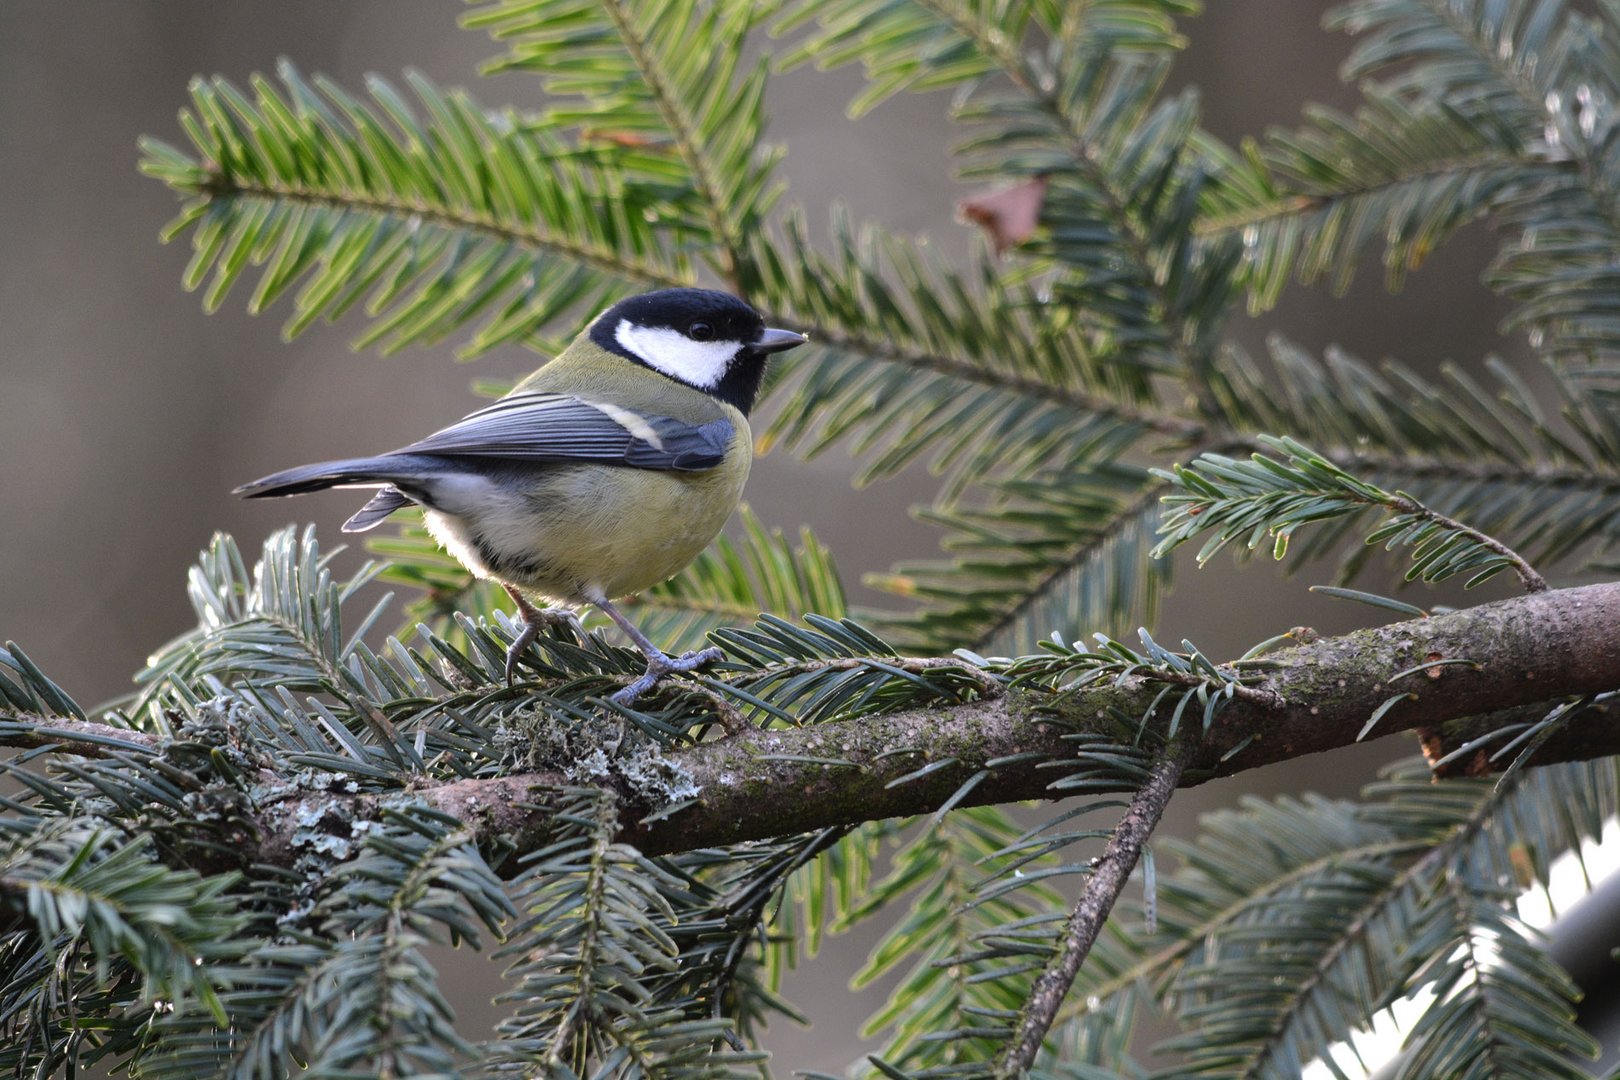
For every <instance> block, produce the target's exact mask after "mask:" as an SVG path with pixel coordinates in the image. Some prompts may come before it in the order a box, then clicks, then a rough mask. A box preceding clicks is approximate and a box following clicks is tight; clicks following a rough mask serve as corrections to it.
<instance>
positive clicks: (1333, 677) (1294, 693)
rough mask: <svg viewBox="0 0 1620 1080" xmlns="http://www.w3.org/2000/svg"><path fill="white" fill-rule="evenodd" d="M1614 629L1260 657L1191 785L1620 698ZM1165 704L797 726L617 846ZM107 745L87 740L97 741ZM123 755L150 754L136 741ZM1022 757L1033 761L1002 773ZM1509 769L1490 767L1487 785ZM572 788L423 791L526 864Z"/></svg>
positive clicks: (1030, 779)
mask: <svg viewBox="0 0 1620 1080" xmlns="http://www.w3.org/2000/svg"><path fill="white" fill-rule="evenodd" d="M1617 627H1620V582H1614V583H1608V584H1602V585H1591V586H1586V587H1584V588H1578V589H1561V590H1552V591H1548V592H1540V593H1534V594H1531V595H1527V596H1522V597H1518V598H1515V599H1510V600H1502V601H1498V602H1495V603H1490V604H1483V605H1481V606H1479V607H1475V608H1469V609H1467V610H1464V611H1457V612H1452V613H1449V614H1445V615H1437V616H1433V617H1431V618H1427V619H1416V620H1412V621H1409V622H1401V623H1392V624H1390V625H1388V626H1381V627H1376V628H1373V629H1369V630H1361V631H1357V632H1356V633H1352V634H1346V635H1344V636H1342V637H1336V638H1328V639H1324V640H1321V641H1317V642H1314V643H1311V644H1308V645H1301V646H1298V647H1295V648H1292V649H1286V650H1280V651H1278V652H1276V653H1272V654H1269V655H1268V656H1267V657H1266V660H1267V661H1268V662H1270V663H1273V664H1275V665H1277V666H1276V667H1275V668H1274V669H1270V670H1268V671H1267V672H1266V677H1265V678H1264V679H1263V680H1261V681H1258V682H1256V683H1254V684H1253V685H1254V687H1255V690H1256V691H1257V692H1256V693H1255V694H1252V695H1247V696H1246V697H1245V698H1239V699H1238V700H1235V701H1233V702H1231V703H1230V704H1229V705H1228V707H1227V708H1226V709H1224V710H1223V711H1222V712H1221V713H1220V714H1219V716H1218V717H1217V719H1216V721H1215V723H1214V725H1213V727H1212V728H1211V730H1210V732H1209V733H1208V735H1207V737H1206V738H1205V739H1204V741H1203V743H1202V745H1201V746H1200V747H1199V748H1198V749H1197V751H1196V753H1195V755H1194V757H1193V758H1192V759H1191V760H1190V761H1189V762H1188V767H1187V771H1186V773H1185V775H1184V776H1183V777H1182V778H1181V781H1180V783H1181V784H1182V786H1188V785H1191V784H1196V783H1200V782H1202V781H1204V780H1208V779H1211V778H1213V777H1217V776H1227V775H1232V774H1235V773H1239V772H1243V771H1246V770H1248V769H1252V768H1257V767H1259V766H1262V765H1269V764H1272V763H1274V762H1278V761H1284V760H1289V759H1292V758H1297V757H1302V756H1304V755H1306V754H1312V753H1318V752H1321V751H1324V750H1331V749H1335V748H1337V747H1342V746H1348V745H1350V744H1352V743H1354V742H1356V741H1357V736H1358V734H1359V733H1360V731H1361V729H1362V727H1363V726H1364V725H1365V724H1366V722H1367V719H1368V718H1369V717H1370V716H1371V715H1372V713H1373V711H1374V710H1375V709H1377V708H1378V707H1379V706H1380V705H1381V704H1383V703H1384V702H1385V701H1386V700H1387V699H1389V698H1390V697H1392V696H1394V695H1395V694H1398V693H1409V694H1412V695H1414V696H1413V697H1411V698H1408V699H1407V700H1404V701H1402V702H1400V703H1399V704H1397V705H1395V706H1393V707H1392V708H1390V709H1389V710H1388V712H1386V713H1385V714H1384V715H1383V717H1382V718H1381V719H1380V720H1379V723H1378V726H1377V729H1376V731H1375V734H1376V735H1378V736H1379V737H1383V736H1386V735H1389V734H1392V733H1394V732H1396V731H1403V730H1408V729H1411V728H1414V727H1419V726H1424V727H1429V728H1436V727H1440V726H1441V725H1445V724H1448V723H1450V722H1454V721H1458V722H1462V721H1468V718H1478V717H1482V716H1486V715H1487V714H1492V713H1497V714H1499V715H1501V711H1502V710H1510V709H1528V708H1532V707H1545V708H1551V707H1552V706H1553V705H1555V704H1556V703H1558V702H1559V701H1561V700H1562V699H1564V698H1565V697H1567V696H1569V695H1572V694H1583V693H1601V692H1604V691H1609V690H1616V689H1620V634H1617V633H1616V632H1615V631H1616V628H1617ZM1441 659H1468V660H1472V661H1474V662H1475V664H1477V667H1470V666H1464V665H1456V666H1441V667H1430V668H1427V669H1425V670H1423V671H1421V672H1418V673H1416V674H1409V675H1407V676H1406V677H1404V678H1402V679H1401V680H1400V681H1399V682H1397V683H1395V684H1394V685H1393V686H1392V685H1391V684H1390V682H1389V679H1390V676H1392V675H1395V674H1398V673H1401V672H1403V671H1406V670H1407V669H1410V668H1414V667H1417V666H1419V665H1423V664H1430V663H1432V662H1433V661H1435V660H1441ZM1159 690H1160V685H1159V684H1157V683H1150V682H1147V681H1144V680H1140V679H1133V680H1127V681H1125V682H1124V683H1121V684H1119V685H1114V684H1109V685H1105V686H1095V687H1090V688H1087V689H1085V690H1082V691H1079V692H1076V693H1072V694H1068V695H1059V696H1053V695H1048V694H1045V693H1040V692H1010V693H1007V694H1003V695H1001V696H999V697H994V698H987V699H980V700H975V701H971V702H967V703H964V704H956V705H940V706H933V707H919V708H913V709H906V710H901V711H898V712H893V713H887V714H883V715H877V716H861V717H857V718H854V719H849V720H841V721H833V722H828V723H824V724H819V725H815V726H810V727H804V728H794V729H777V730H768V731H749V732H747V733H744V734H740V735H736V736H732V737H728V738H724V739H717V740H714V741H711V742H705V743H702V744H699V745H697V746H692V747H687V748H684V749H681V750H675V751H671V752H670V753H669V754H668V757H669V760H670V761H671V763H672V764H674V765H676V766H677V767H678V768H680V769H681V770H683V771H684V772H685V773H686V774H687V775H688V776H690V777H691V778H692V780H693V781H694V782H695V783H696V784H698V785H699V787H700V788H701V790H702V794H701V795H700V796H699V798H698V799H697V801H696V802H695V803H693V804H692V805H691V806H688V807H686V808H684V809H682V810H680V811H678V812H676V813H674V814H671V815H669V816H667V817H664V818H661V819H659V820H657V821H653V822H648V823H641V822H639V821H638V820H637V819H638V817H639V816H640V814H641V813H643V812H646V811H647V810H650V809H651V808H649V807H644V806H638V805H636V803H635V802H634V800H633V799H631V797H630V796H629V795H627V794H625V793H620V795H621V799H622V800H623V803H622V805H623V812H622V813H621V815H620V820H621V821H624V822H625V823H626V824H625V825H624V827H623V829H622V831H621V839H624V840H627V841H629V842H632V843H634V844H636V845H637V846H638V847H639V848H640V849H641V850H642V851H644V852H646V853H648V854H663V853H668V852H673V851H684V850H691V849H694V848H700V847H708V846H713V845H719V844H730V843H737V842H739V841H745V840H755V839H762V838H765V837H771V836H781V835H787V834H792V833H800V832H807V831H811V830H815V829H821V828H827V827H831V826H841V825H850V824H854V823H858V822H862V821H871V820H878V819H883V818H890V817H898V816H904V815H912V814H920V813H928V812H930V811H933V810H935V809H937V808H938V807H939V806H940V805H942V804H943V803H944V802H945V800H946V799H948V798H950V797H951V796H952V795H953V794H954V793H955V792H956V791H957V789H958V788H959V787H961V785H962V784H963V782H964V781H966V780H967V779H968V778H969V777H971V776H973V774H974V773H976V772H978V771H980V770H987V771H988V773H989V775H988V776H987V777H986V778H985V779H984V780H983V781H982V782H980V783H978V784H977V786H975V787H974V788H973V789H972V791H971V793H970V794H969V795H968V796H967V797H966V798H964V799H963V800H962V801H961V803H960V805H963V806H969V805H983V804H987V803H1005V802H1013V801H1018V800H1025V799H1040V798H1049V797H1053V793H1052V792H1051V791H1050V790H1049V788H1048V785H1049V784H1050V783H1051V781H1052V778H1053V775H1054V774H1053V772H1052V771H1051V770H1050V769H1040V768H1037V767H1036V760H1037V759H1039V758H1045V759H1048V760H1050V759H1062V758H1071V759H1072V758H1073V756H1074V743H1073V742H1072V741H1071V740H1069V739H1066V738H1065V736H1067V735H1071V734H1073V733H1075V732H1077V731H1079V732H1084V731H1093V732H1104V733H1108V734H1114V733H1115V725H1116V724H1117V721H1116V720H1115V719H1114V718H1115V717H1116V716H1120V715H1123V716H1127V717H1138V716H1141V715H1142V714H1143V713H1144V712H1146V711H1147V709H1148V707H1149V705H1150V704H1151V703H1152V701H1153V699H1154V697H1155V696H1156V695H1157V694H1158V692H1159ZM1278 702H1280V704H1278ZM1165 711H1166V712H1167V711H1168V710H1165ZM1608 716H1609V713H1606V712H1603V711H1595V710H1594V711H1589V712H1587V713H1583V714H1581V715H1580V716H1577V717H1575V718H1573V719H1572V720H1571V721H1570V722H1569V724H1568V725H1567V730H1566V731H1563V732H1560V733H1559V735H1558V736H1557V737H1555V738H1553V739H1550V740H1549V741H1548V742H1547V743H1546V744H1545V745H1543V746H1542V747H1541V748H1540V749H1539V750H1538V751H1537V753H1536V755H1535V756H1534V757H1533V758H1532V759H1531V760H1532V762H1533V763H1538V764H1547V763H1551V762H1554V761H1563V760H1580V759H1587V758H1592V757H1599V756H1606V755H1609V754H1616V753H1620V725H1614V724H1610V723H1606V722H1605V721H1606V720H1607V718H1608ZM14 719H15V720H16V721H17V722H16V723H14V724H13V725H10V726H9V727H8V726H7V725H3V724H0V745H29V746H38V745H41V744H42V743H44V742H52V741H56V742H63V743H65V744H69V746H68V748H70V749H72V750H74V752H87V751H84V750H81V749H80V748H79V745H78V741H77V740H75V739H74V737H73V735H72V734H71V733H73V732H75V731H78V730H80V728H81V725H79V724H76V723H75V722H72V721H67V720H57V719H48V720H39V721H38V725H37V726H43V727H48V728H50V729H51V731H50V732H44V731H40V730H36V728H35V727H31V726H29V725H28V724H27V723H25V722H23V721H25V720H26V719H29V718H14ZM1158 719H1160V720H1161V721H1162V720H1164V719H1166V717H1164V716H1162V715H1161V716H1160V717H1159V718H1158ZM1477 723H1478V722H1477V721H1468V723H1462V724H1460V725H1459V732H1458V734H1456V735H1455V736H1453V739H1459V740H1460V739H1461V738H1462V736H1463V735H1465V734H1472V733H1474V732H1476V731H1477ZM1471 724H1472V725H1474V726H1472V727H1471V726H1470V725H1471ZM1447 730H1448V734H1449V733H1450V729H1447ZM106 734H107V733H106V732H105V731H103V730H98V731H95V732H91V731H90V729H88V728H86V729H85V735H86V736H87V737H89V738H92V739H93V738H94V737H95V736H98V735H99V736H105V735H106ZM113 737H115V738H117V739H119V740H121V741H124V740H127V741H128V742H131V743H141V742H147V741H151V742H152V743H153V744H154V745H155V742H156V740H154V739H153V737H152V736H149V735H142V734H140V733H133V732H116V734H115V735H114V736H113ZM24 740H26V741H24ZM1448 742H1451V745H1460V742H1458V741H1452V739H1448ZM1015 755H1033V757H1026V758H1022V759H1020V760H1019V761H1016V762H1013V763H997V764H992V762H998V759H1007V758H1011V757H1013V756H1015ZM946 759H951V761H952V763H951V764H949V765H948V766H945V767H941V768H938V769H935V770H934V771H932V772H929V773H927V774H925V775H923V776H921V777H917V778H915V779H913V780H911V781H909V782H906V783H902V784H900V785H898V786H895V787H889V786H888V785H889V784H890V783H891V782H893V781H895V780H898V779H900V778H902V777H904V776H906V775H908V774H911V773H915V772H916V771H917V770H918V769H919V768H920V767H921V766H922V765H924V764H928V763H931V762H937V761H944V760H946ZM1504 766H1505V762H1503V761H1497V762H1492V763H1488V764H1487V765H1486V766H1485V767H1486V768H1497V769H1499V768H1502V767H1504ZM560 783H562V778H561V777H560V776H556V775H550V774H525V775H516V776H507V777H500V778H475V779H467V780H457V781H453V782H448V783H425V784H423V785H422V786H420V787H418V788H416V789H415V791H414V792H413V793H414V794H415V795H416V796H417V797H419V798H421V799H422V800H424V801H425V802H426V803H428V804H429V805H430V806H433V807H435V808H436V809H439V810H442V811H444V812H446V813H450V814H453V815H455V816H456V817H459V818H461V819H463V820H465V821H466V822H467V823H468V824H469V825H471V826H472V828H473V830H474V833H475V835H477V836H478V837H479V838H480V839H484V840H491V839H494V838H495V837H497V836H499V837H501V838H502V839H504V840H505V841H506V842H507V843H509V844H511V845H513V847H514V848H515V849H516V851H518V852H523V851H529V850H533V849H534V848H535V847H537V846H538V845H539V844H540V843H541V842H543V841H544V839H545V838H546V836H547V834H548V831H549V829H550V822H551V814H550V810H549V808H548V807H547V805H546V798H545V795H544V793H543V792H537V791H536V789H537V788H543V787H546V786H552V785H556V784H560ZM374 798H375V797H373V796H354V795H340V794H335V793H332V792H308V793H302V794H300V795H298V796H296V797H292V798H288V799H285V800H283V801H280V802H277V803H275V804H273V805H271V806H269V807H267V808H266V809H265V810H264V811H263V812H262V816H261V821H260V824H261V841H260V844H261V846H260V850H259V851H258V852H257V853H255V854H256V856H257V857H258V858H260V859H263V860H265V861H267V862H272V863H282V864H285V863H290V862H291V861H292V859H293V857H294V856H295V855H296V854H297V852H296V849H295V845H294V843H293V837H294V834H295V832H296V831H297V830H298V828H300V825H299V824H298V823H300V822H303V823H307V822H309V821H310V820H312V814H313V818H318V817H320V811H321V808H322V807H323V806H332V807H334V809H339V808H340V809H341V810H342V813H341V814H333V815H332V820H333V821H337V820H338V819H339V818H340V817H341V819H342V820H343V821H344V822H345V823H348V822H351V821H353V820H354V819H355V818H356V817H366V816H368V813H369V811H370V810H371V809H372V808H373V807H372V806H371V803H372V802H373V801H374ZM338 804H344V805H342V806H341V807H339V806H338ZM344 828H345V830H347V828H348V826H347V824H345V825H344ZM345 835H347V833H346V832H345Z"/></svg>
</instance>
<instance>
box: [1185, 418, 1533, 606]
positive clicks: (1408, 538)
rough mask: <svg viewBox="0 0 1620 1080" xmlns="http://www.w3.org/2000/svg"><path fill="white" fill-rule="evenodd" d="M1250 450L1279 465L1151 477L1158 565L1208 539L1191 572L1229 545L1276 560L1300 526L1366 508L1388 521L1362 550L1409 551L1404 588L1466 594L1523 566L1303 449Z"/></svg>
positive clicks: (1254, 462)
mask: <svg viewBox="0 0 1620 1080" xmlns="http://www.w3.org/2000/svg"><path fill="white" fill-rule="evenodd" d="M1260 441H1261V442H1262V443H1264V444H1265V445H1266V447H1268V448H1269V449H1271V450H1273V451H1275V452H1276V453H1279V454H1285V455H1287V460H1286V461H1283V460H1279V459H1277V458H1274V457H1269V456H1267V455H1265V454H1255V455H1254V456H1253V457H1252V458H1251V459H1250V460H1249V461H1234V460H1232V459H1231V458H1229V457H1226V456H1224V455H1222V454H1204V455H1202V456H1201V457H1199V458H1198V460H1196V461H1194V462H1193V463H1192V464H1191V465H1185V466H1183V465H1178V466H1176V468H1175V471H1173V472H1165V471H1162V470H1156V473H1157V475H1158V476H1160V477H1161V478H1162V479H1164V480H1165V481H1166V482H1167V483H1169V484H1170V485H1171V491H1170V493H1169V494H1167V495H1166V496H1165V497H1164V500H1163V501H1164V504H1165V506H1166V507H1167V510H1166V512H1165V518H1164V523H1163V524H1162V525H1161V526H1160V531H1161V532H1162V533H1163V534H1164V539H1163V540H1162V541H1161V542H1160V544H1159V547H1158V548H1157V550H1156V551H1155V554H1157V555H1163V554H1165V553H1166V552H1169V551H1170V550H1172V549H1174V548H1175V547H1176V546H1178V545H1180V544H1182V543H1184V542H1185V541H1187V540H1190V539H1191V538H1192V537H1194V536H1196V535H1198V534H1199V533H1201V532H1205V531H1207V530H1214V531H1215V536H1213V537H1211V538H1210V540H1209V541H1208V542H1207V543H1205V544H1204V546H1203V547H1202V548H1201V549H1199V552H1198V561H1199V562H1200V563H1203V562H1207V561H1208V560H1209V559H1210V557H1211V556H1213V555H1214V554H1215V553H1216V552H1218V551H1220V550H1221V549H1222V548H1223V547H1225V546H1226V545H1227V544H1229V543H1232V542H1233V541H1234V540H1237V541H1241V542H1242V543H1243V544H1244V545H1245V546H1246V547H1248V548H1249V549H1250V550H1251V551H1252V550H1253V549H1254V548H1256V547H1258V546H1260V544H1262V543H1269V544H1270V545H1271V549H1272V552H1273V554H1274V555H1275V556H1276V557H1277V558H1278V559H1281V558H1282V557H1283V555H1284V554H1285V553H1286V552H1287V550H1288V541H1289V539H1290V538H1291V537H1292V536H1293V534H1294V531H1295V530H1296V529H1298V528H1300V527H1301V526H1304V525H1310V524H1314V523H1316V522H1318V521H1331V520H1333V519H1335V518H1341V517H1346V516H1349V515H1351V514H1358V513H1360V512H1361V511H1362V510H1365V509H1367V508H1369V507H1374V506H1376V507H1382V508H1383V509H1384V510H1385V511H1386V513H1388V514H1389V517H1388V518H1387V519H1386V520H1385V521H1383V522H1382V523H1381V524H1380V525H1379V526H1378V527H1377V528H1376V529H1374V530H1373V531H1372V532H1370V533H1368V534H1367V543H1369V544H1383V545H1384V546H1385V547H1386V548H1389V549H1391V550H1393V549H1395V548H1397V547H1410V548H1411V549H1412V566H1411V568H1410V569H1409V570H1407V572H1406V579H1407V580H1408V581H1412V580H1414V579H1417V578H1422V579H1423V580H1424V581H1444V580H1445V579H1446V578H1449V577H1452V576H1454V575H1456V574H1470V575H1472V576H1471V577H1470V578H1469V579H1468V582H1467V584H1468V585H1469V586H1470V587H1472V586H1474V585H1478V584H1479V583H1480V582H1482V581H1487V580H1489V579H1490V578H1492V577H1494V576H1496V575H1497V574H1499V573H1501V572H1502V571H1503V570H1507V569H1510V568H1514V569H1517V568H1519V567H1521V566H1522V565H1523V564H1522V562H1521V561H1519V560H1518V559H1517V557H1516V556H1515V555H1513V553H1512V552H1510V551H1507V550H1506V549H1504V548H1503V547H1502V545H1501V544H1499V543H1497V542H1496V541H1494V540H1492V539H1491V538H1490V537H1487V536H1484V535H1482V534H1480V533H1479V532H1477V531H1476V530H1474V529H1471V528H1468V527H1467V526H1465V525H1462V524H1461V523H1459V522H1456V521H1452V520H1451V519H1449V518H1446V517H1444V516H1441V515H1437V514H1435V513H1434V511H1432V510H1430V509H1429V508H1428V507H1426V506H1424V505H1423V504H1421V503H1419V502H1418V501H1417V500H1415V499H1413V498H1412V497H1411V496H1410V495H1407V494H1405V493H1403V492H1391V491H1385V490H1384V489H1383V488H1380V487H1378V486H1376V485H1374V484H1369V483H1367V482H1366V481H1364V480H1358V479H1356V478H1355V477H1354V476H1352V475H1350V474H1349V473H1348V472H1345V471H1344V470H1343V469H1341V468H1339V467H1338V466H1336V465H1334V464H1333V463H1332V462H1331V461H1329V460H1327V459H1326V458H1324V457H1322V456H1321V455H1320V454H1318V453H1316V452H1315V451H1313V450H1311V449H1310V448H1309V447H1306V446H1302V445H1301V444H1299V443H1297V442H1295V441H1294V440H1292V439H1276V438H1272V437H1270V436H1266V435H1262V436H1261V437H1260Z"/></svg>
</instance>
